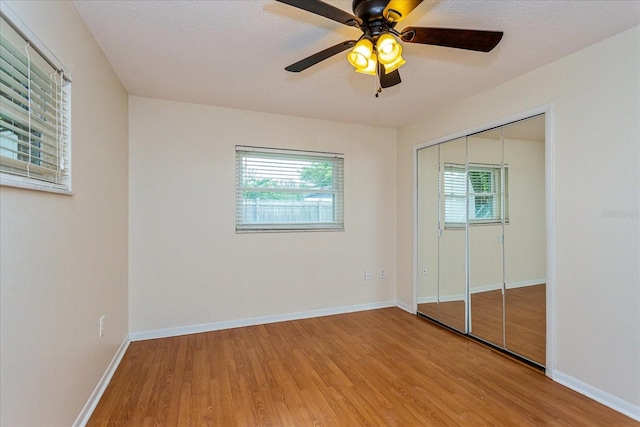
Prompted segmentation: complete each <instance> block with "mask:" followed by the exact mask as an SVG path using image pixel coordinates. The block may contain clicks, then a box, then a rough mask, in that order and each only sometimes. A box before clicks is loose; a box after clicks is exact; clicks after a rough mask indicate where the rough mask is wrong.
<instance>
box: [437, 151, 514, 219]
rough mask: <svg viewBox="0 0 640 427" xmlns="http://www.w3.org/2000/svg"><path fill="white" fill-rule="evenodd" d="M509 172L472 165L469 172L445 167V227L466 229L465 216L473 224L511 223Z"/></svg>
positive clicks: (495, 166) (493, 166) (458, 167)
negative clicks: (509, 221)
mask: <svg viewBox="0 0 640 427" xmlns="http://www.w3.org/2000/svg"><path fill="white" fill-rule="evenodd" d="M507 171H508V168H507V167H506V166H504V167H502V166H500V165H469V166H468V170H466V169H465V166H464V165H456V164H448V163H447V164H445V168H444V195H445V202H444V206H445V226H446V227H464V226H465V224H466V221H467V217H466V215H465V213H468V219H469V224H470V225H473V224H489V223H497V222H501V221H502V218H505V220H506V221H508V218H509V217H508V198H507V194H508V193H507V188H508V187H507V177H508V173H507ZM467 196H468V198H467ZM467 203H468V204H467ZM503 209H504V210H503Z"/></svg>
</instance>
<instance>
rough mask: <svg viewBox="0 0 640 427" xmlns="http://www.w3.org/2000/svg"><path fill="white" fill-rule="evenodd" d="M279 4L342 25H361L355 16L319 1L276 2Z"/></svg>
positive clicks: (284, 0)
mask: <svg viewBox="0 0 640 427" xmlns="http://www.w3.org/2000/svg"><path fill="white" fill-rule="evenodd" d="M277 1H279V2H280V3H285V4H288V5H289V6H293V7H297V8H298V9H302V10H306V11H307V12H311V13H315V14H316V15H320V16H324V17H325V18H329V19H332V20H334V21H336V22H339V23H341V24H344V25H349V26H351V27H354V26H360V25H362V20H361V19H360V18H358V17H357V16H355V15H352V14H350V13H348V12H345V11H344V10H342V9H338V8H337V7H335V6H332V5H330V4H327V3H325V2H322V1H320V0H277Z"/></svg>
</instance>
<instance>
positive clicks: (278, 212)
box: [236, 146, 344, 231]
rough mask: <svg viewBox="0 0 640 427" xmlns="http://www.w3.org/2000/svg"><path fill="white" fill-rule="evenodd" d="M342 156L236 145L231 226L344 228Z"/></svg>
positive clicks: (256, 228)
mask: <svg viewBox="0 0 640 427" xmlns="http://www.w3.org/2000/svg"><path fill="white" fill-rule="evenodd" d="M343 218H344V156H343V155H342V154H337V153H318V152H305V151H294V150H281V149H268V148H258V147H245V146H237V147H236V230H237V231H287V230H291V231H295V230H342V229H344V220H343Z"/></svg>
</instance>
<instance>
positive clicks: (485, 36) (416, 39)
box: [402, 27, 503, 52]
mask: <svg viewBox="0 0 640 427" xmlns="http://www.w3.org/2000/svg"><path fill="white" fill-rule="evenodd" d="M502 34H503V33H502V31H482V30H460V29H453V28H427V27H407V28H405V29H404V30H402V40H403V41H405V42H409V43H421V44H432V45H435V46H445V47H454V48H457V49H468V50H476V51H480V52H489V51H490V50H492V49H493V48H494V47H496V45H497V44H498V43H499V42H500V40H501V39H502Z"/></svg>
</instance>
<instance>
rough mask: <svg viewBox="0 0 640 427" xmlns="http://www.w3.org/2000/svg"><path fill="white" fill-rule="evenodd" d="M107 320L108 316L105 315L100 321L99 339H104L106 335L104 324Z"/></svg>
mask: <svg viewBox="0 0 640 427" xmlns="http://www.w3.org/2000/svg"><path fill="white" fill-rule="evenodd" d="M106 318H107V316H105V315H104V314H103V315H102V316H100V320H99V323H100V330H99V332H98V338H102V336H103V335H104V323H105V320H106Z"/></svg>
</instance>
